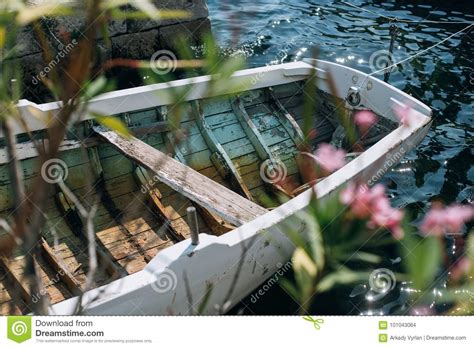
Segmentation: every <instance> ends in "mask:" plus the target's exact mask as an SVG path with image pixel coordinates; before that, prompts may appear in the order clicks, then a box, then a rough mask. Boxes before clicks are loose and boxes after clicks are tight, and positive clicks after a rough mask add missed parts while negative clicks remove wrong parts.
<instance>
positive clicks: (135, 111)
mask: <svg viewBox="0 0 474 348" xmlns="http://www.w3.org/2000/svg"><path fill="white" fill-rule="evenodd" d="M313 73H314V74H315V75H316V79H315V81H316V84H317V93H316V95H315V96H314V97H315V98H316V99H317V110H316V111H315V114H314V115H313V120H312V122H313V127H314V129H315V130H316V137H314V139H313V140H312V143H311V146H312V147H313V149H314V148H315V147H316V146H317V144H319V143H321V142H330V141H331V140H332V141H333V142H334V143H338V142H340V139H335V138H336V137H337V134H338V132H339V130H338V128H340V126H339V125H338V122H337V119H336V118H335V116H334V115H335V109H336V108H337V107H342V108H345V109H346V110H348V111H351V112H353V111H356V110H362V109H364V110H365V109H369V110H372V111H373V112H375V113H376V114H377V115H378V116H379V118H380V120H381V122H380V125H381V126H380V127H379V128H377V133H376V134H373V138H372V141H371V142H372V144H368V145H370V146H367V148H366V150H365V151H364V152H363V153H361V154H360V155H358V156H356V157H355V158H354V159H352V160H351V161H350V162H349V163H348V164H347V165H345V166H344V167H343V168H341V169H340V170H338V171H337V172H335V173H333V174H332V175H330V176H328V177H326V178H324V179H323V180H320V181H319V182H318V183H317V184H316V185H315V186H314V189H315V190H316V192H317V194H318V196H319V197H320V198H323V197H325V196H327V195H329V194H330V193H331V192H333V191H335V190H337V189H338V188H340V187H341V186H343V185H344V184H346V183H347V182H348V181H349V180H354V179H358V180H364V179H365V180H369V179H371V178H372V177H377V178H379V177H380V176H381V175H382V174H383V173H384V172H386V171H387V170H389V169H390V166H393V165H395V164H396V163H397V161H399V160H401V158H402V157H403V156H402V155H403V154H406V153H407V152H408V151H410V150H411V149H412V148H414V147H415V146H416V145H417V144H418V143H419V142H420V141H421V140H422V139H423V137H424V136H425V135H426V132H427V131H428V128H429V125H430V115H431V111H430V109H429V108H428V107H427V106H426V105H424V104H422V103H421V102H420V101H418V100H416V99H414V98H412V97H411V96H409V95H407V94H405V93H403V92H401V91H400V90H398V89H396V88H394V87H392V86H390V85H388V84H386V83H384V82H382V81H380V80H378V79H376V78H374V77H369V76H367V75H366V74H364V73H362V72H360V71H357V70H354V69H351V68H348V67H344V66H341V65H338V64H334V63H329V62H325V61H313V60H306V61H302V62H294V63H287V64H281V65H274V66H269V67H264V68H257V69H249V70H243V71H239V72H236V73H235V74H234V75H233V76H232V77H231V80H232V81H231V82H232V83H233V84H234V85H239V83H240V82H242V83H240V85H242V86H245V87H242V90H241V91H239V93H238V94H237V95H233V96H227V95H217V94H216V95H212V96H209V95H207V96H206V97H205V98H204V93H205V92H206V86H207V84H208V82H209V80H210V77H209V76H202V77H197V78H191V79H184V80H178V81H173V82H170V83H163V84H156V85H150V86H145V87H138V88H132V89H128V90H121V91H115V92H111V93H107V94H105V95H102V96H100V97H98V98H96V99H94V100H93V101H92V102H90V104H89V106H88V108H89V109H88V110H89V111H91V112H92V111H93V112H97V113H102V114H108V115H114V116H116V117H120V118H121V119H122V120H124V121H125V122H126V123H127V124H128V126H129V128H130V129H131V131H132V133H133V134H134V137H132V138H130V139H126V138H123V137H122V136H120V135H118V134H116V133H114V132H112V131H109V130H106V129H103V128H101V127H98V126H97V125H95V124H93V122H91V121H89V120H83V121H82V122H80V123H78V124H76V125H75V126H73V127H72V128H71V130H70V132H69V133H68V136H67V138H66V139H64V141H63V143H62V144H61V149H60V150H61V151H60V153H59V154H60V155H59V158H60V159H61V161H63V163H65V166H66V167H67V177H66V179H65V181H64V184H65V185H66V186H67V187H68V188H69V189H70V190H71V191H72V192H74V194H75V195H76V196H77V197H78V199H79V200H80V201H86V200H87V201H88V202H91V203H94V204H96V205H97V207H98V210H97V213H96V216H95V218H94V227H95V236H96V251H97V256H98V257H99V260H100V262H99V263H100V267H99V269H98V271H97V272H96V274H95V277H94V284H95V288H94V289H91V290H89V291H87V292H86V293H85V294H84V296H82V297H81V301H82V304H83V307H84V308H85V309H86V310H87V313H89V314H115V315H119V314H124V315H133V314H140V315H141V314H170V313H171V314H188V313H189V311H190V308H191V309H192V306H193V305H196V304H197V303H199V302H200V300H201V299H202V298H203V297H204V296H205V294H206V292H207V291H208V287H209V284H212V287H213V290H212V293H211V297H210V300H209V303H211V304H222V301H224V300H228V301H229V303H230V304H231V305H232V304H235V303H237V302H238V301H239V300H240V299H242V298H243V297H244V296H246V295H248V294H249V293H250V292H251V291H252V290H253V289H255V288H256V287H257V286H259V285H260V284H261V283H262V282H264V281H265V280H266V279H267V278H268V277H269V276H270V275H271V274H272V273H273V272H275V271H276V270H277V269H278V265H280V264H283V263H285V262H286V261H287V260H288V259H289V257H290V255H291V252H292V248H293V247H292V244H291V242H290V241H289V240H288V239H287V237H286V235H285V228H286V226H288V224H291V225H292V226H293V228H296V229H297V230H300V231H302V232H303V231H304V229H305V228H306V227H305V222H304V221H301V220H300V219H299V218H298V217H297V215H298V213H299V212H301V211H304V210H305V209H307V206H308V204H309V200H310V196H311V185H306V186H304V184H305V180H304V178H302V173H301V172H300V170H299V168H300V167H299V166H298V163H297V154H298V146H299V144H300V143H301V141H302V131H301V124H302V122H303V98H304V94H303V86H304V85H305V83H307V81H308V78H309V77H310V76H312V75H311V74H313ZM329 75H330V76H331V77H332V81H333V85H334V86H332V87H331V86H330V83H329V78H328V76H329ZM248 81H251V82H252V83H251V87H250V88H249V86H248V84H247V83H245V82H248ZM189 87H191V89H190V92H189V93H188V94H187V95H186V98H185V101H184V102H185V103H184V106H183V107H184V108H185V109H184V112H183V113H182V117H181V119H180V121H179V125H178V128H179V129H181V130H182V134H184V137H182V138H183V139H182V141H180V142H179V143H176V144H175V143H174V140H173V139H174V138H173V134H174V133H173V130H174V128H176V125H173V124H171V123H172V122H171V120H170V116H169V115H170V114H171V113H172V110H170V109H171V108H172V99H171V97H170V95H171V94H170V93H169V91H170V90H175V91H176V90H179V89H183V88H189ZM397 104H398V105H410V106H411V107H412V108H413V109H412V111H411V119H410V120H411V122H410V123H409V125H405V126H403V125H400V124H399V123H398V120H397V118H396V117H395V115H394V113H393V108H392V106H394V105H397ZM18 108H19V109H20V112H21V114H22V116H23V118H24V119H25V120H26V123H27V125H28V127H29V129H30V130H31V131H32V132H34V134H35V136H36V137H37V139H40V142H42V145H44V146H47V140H46V137H45V130H44V128H45V123H44V121H45V120H46V119H47V117H49V115H53V116H54V115H55V114H57V112H58V110H60V104H59V103H47V104H41V105H37V104H34V103H31V102H29V101H25V100H22V101H20V102H19V104H18ZM43 117H44V120H42V118H43ZM14 132H15V134H17V138H18V140H19V144H18V146H17V147H18V148H17V153H18V156H19V159H20V160H21V165H22V167H23V171H24V180H25V186H26V189H27V191H31V190H33V189H34V188H33V187H32V186H31V185H32V183H33V180H34V178H35V177H36V176H38V175H41V173H40V172H38V171H39V169H38V167H37V165H36V164H37V153H36V151H35V148H34V146H33V144H32V143H31V142H30V139H29V138H28V137H27V136H26V135H25V134H24V132H23V131H22V127H21V125H18V127H17V128H15V129H14ZM82 144H84V146H85V148H86V150H85V151H84V149H83V148H82V147H81V145H82ZM387 159H390V161H387ZM275 163H277V164H278V165H280V166H282V168H283V169H285V171H286V172H285V176H286V178H287V179H288V180H286V181H285V182H289V183H291V186H290V187H289V186H285V185H280V184H279V182H276V181H274V180H267V179H266V178H265V173H264V171H265V170H266V169H268V168H265V167H264V166H265V165H272V166H273V165H275ZM274 169H275V168H270V170H274ZM43 174H44V173H43ZM9 180H10V178H9V175H8V167H7V155H6V151H5V148H0V212H1V213H0V214H1V217H2V218H4V219H6V220H7V221H8V220H10V215H11V213H12V209H13V197H12V192H11V189H10V186H9ZM88 181H89V182H91V183H92V185H87V182H88ZM281 195H284V196H285V195H286V197H287V198H288V201H287V202H286V203H284V204H282V205H280V206H276V207H275V206H271V204H269V200H268V199H267V198H268V197H281ZM191 205H193V206H195V207H196V208H197V212H198V213H197V220H198V226H199V232H200V244H199V245H197V246H195V245H192V244H191V241H190V239H189V237H190V232H191V229H192V228H193V226H190V223H189V220H188V219H187V216H186V209H187V208H188V207H189V206H191ZM43 210H44V213H45V215H46V216H47V224H46V225H45V227H44V229H43V230H42V231H41V236H42V242H41V245H40V248H41V250H42V254H41V257H40V258H37V259H36V260H35V262H36V264H37V267H38V268H39V269H40V275H41V278H42V280H43V284H44V285H45V289H44V290H45V292H46V293H47V295H48V297H49V300H50V302H51V304H52V305H53V306H52V309H51V311H52V313H55V314H70V313H72V312H73V310H74V309H75V308H76V305H77V301H78V300H79V297H78V296H76V295H77V294H78V293H79V292H80V291H81V290H82V289H83V286H84V283H85V279H86V274H87V272H88V251H87V240H86V237H85V227H84V221H82V219H81V217H80V215H79V214H78V212H77V209H76V207H75V206H74V203H73V202H72V201H71V200H70V199H68V197H67V195H66V194H65V192H63V190H62V189H61V186H60V185H56V190H53V191H52V194H51V196H50V197H49V198H48V204H47V206H45V207H44V209H43ZM2 232H3V231H2ZM251 241H252V242H251ZM243 246H247V247H248V250H247V252H246V253H244V260H243V261H242V262H240V259H241V257H242V255H243V254H242V250H243ZM24 259H25V258H24V255H22V254H21V253H20V252H18V253H16V254H15V255H14V256H13V257H12V258H10V259H5V258H2V259H1V260H0V272H1V277H0V302H1V304H0V306H1V307H0V311H1V313H2V314H12V313H28V312H29V311H30V305H31V302H32V301H33V300H34V297H35V294H31V293H30V290H29V286H28V284H27V283H26V282H25V280H24V277H23V266H24ZM238 265H239V267H240V268H241V274H240V277H239V279H238V281H237V283H236V284H235V288H234V289H233V291H232V292H231V295H230V297H228V294H229V288H230V287H231V286H232V281H233V277H234V275H235V272H236V271H237V268H238ZM185 278H186V279H187V283H188V284H187V285H188V286H185V283H186V282H185ZM186 288H188V289H191V293H192V298H193V299H194V301H195V302H194V303H193V304H189V303H188V299H189V294H188V293H187V292H186ZM208 307H209V308H207V311H208V312H209V313H213V312H215V311H217V309H216V307H215V306H213V305H211V306H208Z"/></svg>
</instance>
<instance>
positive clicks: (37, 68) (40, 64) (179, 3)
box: [13, 0, 211, 102]
mask: <svg viewBox="0 0 474 348" xmlns="http://www.w3.org/2000/svg"><path fill="white" fill-rule="evenodd" d="M153 2H154V3H155V6H156V7H157V8H159V9H179V10H186V11H188V13H189V15H190V16H189V17H187V18H182V19H169V20H163V21H154V20H110V21H109V22H108V26H107V29H108V36H109V37H110V44H106V42H105V40H104V39H103V36H102V34H101V33H100V34H98V37H97V44H98V45H97V46H98V52H97V57H98V61H99V62H103V61H105V60H107V59H110V58H129V59H144V60H147V59H150V57H151V56H152V55H153V53H155V52H156V51H157V50H164V49H166V50H172V51H174V50H175V48H176V46H175V45H176V42H177V41H176V39H177V38H178V37H184V38H185V39H186V40H188V42H189V43H190V44H192V45H196V44H200V43H201V42H202V37H203V35H204V34H206V33H209V32H210V30H211V28H210V22H209V19H208V18H207V17H208V15H209V12H208V9H207V5H206V1H205V0H153ZM84 22H85V21H84V19H83V18H80V17H64V18H63V17H60V18H45V19H43V20H42V21H41V24H42V27H43V28H44V32H45V34H46V38H47V40H48V42H49V43H50V44H51V46H52V47H53V48H54V50H55V51H54V52H53V55H54V59H53V61H50V62H45V61H44V60H43V58H42V54H41V48H40V45H39V43H38V40H37V38H36V37H35V34H34V32H33V30H32V28H31V27H25V28H22V30H21V31H20V32H19V34H18V40H17V50H16V52H17V53H16V55H15V57H13V62H14V63H15V64H16V63H18V64H19V65H20V66H21V70H22V73H23V95H22V98H26V99H30V100H34V101H36V102H44V101H48V100H51V96H50V95H49V93H48V92H47V90H46V88H45V87H44V85H43V83H41V81H40V79H41V76H42V75H44V74H45V73H47V72H48V71H49V70H52V69H57V71H58V73H61V70H62V69H61V67H62V64H64V62H66V61H67V59H68V55H69V54H70V53H71V52H72V50H73V48H74V47H75V45H77V42H79V41H80V39H81V38H84V36H83V35H84V34H83V33H84V29H85V28H84ZM99 62H98V63H99ZM119 83H120V82H119ZM122 85H123V84H122Z"/></svg>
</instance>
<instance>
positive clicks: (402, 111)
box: [393, 104, 411, 127]
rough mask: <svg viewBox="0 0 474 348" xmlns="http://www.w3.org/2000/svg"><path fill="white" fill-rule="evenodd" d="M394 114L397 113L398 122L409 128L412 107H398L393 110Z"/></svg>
mask: <svg viewBox="0 0 474 348" xmlns="http://www.w3.org/2000/svg"><path fill="white" fill-rule="evenodd" d="M393 112H394V113H395V116H397V118H398V120H399V121H400V123H401V124H403V125H404V126H407V127H408V126H409V125H410V112H411V107H409V106H408V105H405V104H403V105H398V104H397V105H396V106H395V107H394V108H393Z"/></svg>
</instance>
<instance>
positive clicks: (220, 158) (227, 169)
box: [191, 101, 252, 200]
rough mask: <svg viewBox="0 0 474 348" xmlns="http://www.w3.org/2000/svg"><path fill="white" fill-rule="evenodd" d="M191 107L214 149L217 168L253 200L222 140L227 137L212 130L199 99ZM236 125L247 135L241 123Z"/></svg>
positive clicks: (230, 131) (211, 148) (205, 137)
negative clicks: (220, 136)
mask: <svg viewBox="0 0 474 348" xmlns="http://www.w3.org/2000/svg"><path fill="white" fill-rule="evenodd" d="M191 109H192V112H193V114H194V117H195V119H196V122H197V124H198V126H199V129H200V131H201V133H202V135H203V137H204V139H205V141H206V143H207V145H208V146H209V149H210V150H211V151H212V157H211V160H213V162H214V165H216V167H218V168H217V169H218V170H219V171H220V172H221V175H222V176H223V177H225V178H227V177H229V176H230V179H231V181H232V182H233V183H234V185H236V186H237V187H238V189H240V191H241V192H242V193H243V195H244V196H245V197H246V198H248V199H249V200H252V195H251V194H250V191H249V190H248V188H247V185H246V184H245V182H244V181H243V180H242V178H241V176H240V174H239V172H238V171H237V169H235V166H234V163H233V162H232V159H231V158H230V157H229V155H228V154H227V151H226V150H225V149H224V148H223V146H222V142H223V141H225V140H226V139H219V138H218V137H217V136H216V135H215V130H211V128H210V127H209V125H208V124H207V122H206V120H205V117H204V116H203V115H202V112H201V110H200V107H199V103H198V102H197V101H194V102H192V107H191ZM236 126H237V127H239V128H240V132H241V133H242V137H245V133H244V132H243V130H242V128H241V127H240V125H236ZM233 128H234V127H233ZM232 132H233V131H232V130H229V137H231V135H230V133H232Z"/></svg>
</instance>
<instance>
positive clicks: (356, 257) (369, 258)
mask: <svg viewBox="0 0 474 348" xmlns="http://www.w3.org/2000/svg"><path fill="white" fill-rule="evenodd" d="M339 259H340V260H343V261H347V260H351V261H362V262H367V263H372V264H380V263H381V262H382V258H381V257H380V256H379V255H376V254H372V253H367V252H365V251H357V252H355V253H351V254H345V255H341V256H340V257H339Z"/></svg>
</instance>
